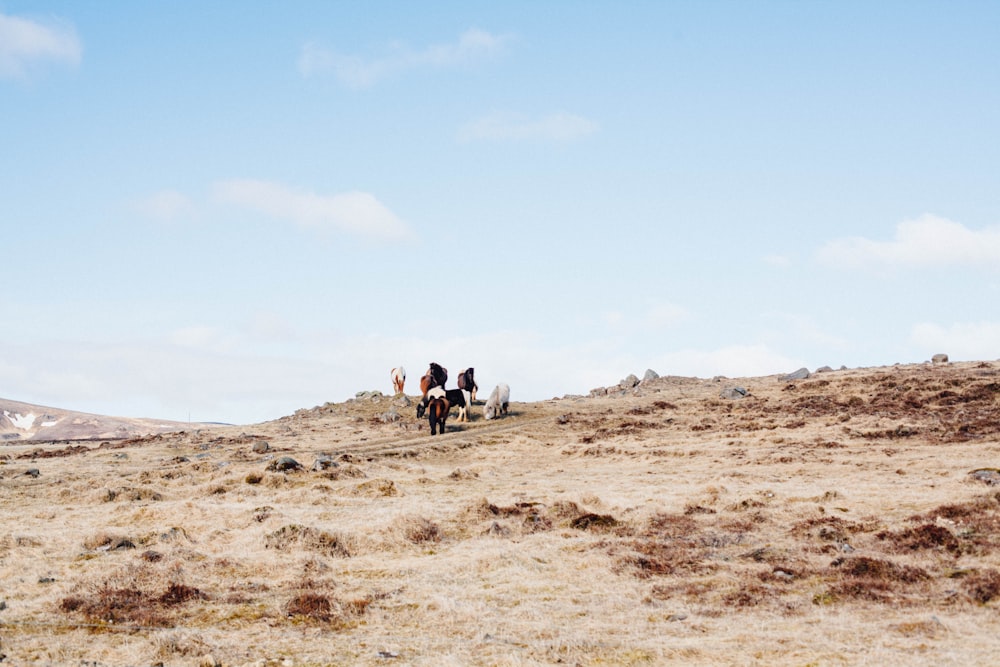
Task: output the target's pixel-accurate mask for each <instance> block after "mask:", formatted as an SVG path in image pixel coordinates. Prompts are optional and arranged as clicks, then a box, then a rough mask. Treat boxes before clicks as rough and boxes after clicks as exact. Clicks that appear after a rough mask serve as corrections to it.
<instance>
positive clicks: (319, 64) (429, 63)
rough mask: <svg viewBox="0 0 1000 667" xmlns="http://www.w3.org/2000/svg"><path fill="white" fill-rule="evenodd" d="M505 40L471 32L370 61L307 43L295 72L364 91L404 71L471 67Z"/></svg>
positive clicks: (397, 48) (398, 49) (403, 48)
mask: <svg viewBox="0 0 1000 667" xmlns="http://www.w3.org/2000/svg"><path fill="white" fill-rule="evenodd" d="M507 40H508V38H507V37H504V36H498V35H493V34H491V33H489V32H486V31H484V30H478V29H474V28H473V29H470V30H466V31H465V32H464V33H462V35H461V36H460V37H459V39H458V41H457V42H454V43H449V44H438V45H432V46H429V47H427V48H425V49H423V50H421V51H412V50H410V49H408V48H407V47H406V46H405V45H399V44H397V45H394V46H393V48H392V52H391V53H390V54H388V55H385V56H383V57H380V58H373V59H365V58H362V57H361V56H355V55H345V54H341V53H337V52H336V51H332V50H330V49H327V48H325V47H322V46H320V45H318V44H315V43H312V42H310V43H307V44H305V45H304V46H303V47H302V50H301V52H300V53H299V61H298V68H299V72H300V73H301V74H302V75H303V76H306V77H309V76H317V75H322V74H328V73H331V74H333V75H334V76H336V77H337V78H338V79H339V80H340V81H341V82H342V83H344V84H345V85H347V86H350V87H352V88H367V87H369V86H373V85H375V84H376V83H377V82H378V81H380V80H381V79H383V78H385V77H387V76H390V75H392V74H396V73H400V72H405V71H408V70H413V69H418V68H444V67H458V66H463V65H467V64H470V63H474V62H476V61H478V60H481V59H483V58H485V57H488V56H490V55H493V54H495V53H497V52H499V51H500V50H501V49H502V48H503V45H504V43H505V42H506V41H507Z"/></svg>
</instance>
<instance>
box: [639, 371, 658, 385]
mask: <svg viewBox="0 0 1000 667" xmlns="http://www.w3.org/2000/svg"><path fill="white" fill-rule="evenodd" d="M659 377H660V374H659V373H657V372H656V371H654V370H653V369H652V368H647V369H646V373H645V374H644V375H643V376H642V381H643V382H648V381H650V380H656V379H658V378H659Z"/></svg>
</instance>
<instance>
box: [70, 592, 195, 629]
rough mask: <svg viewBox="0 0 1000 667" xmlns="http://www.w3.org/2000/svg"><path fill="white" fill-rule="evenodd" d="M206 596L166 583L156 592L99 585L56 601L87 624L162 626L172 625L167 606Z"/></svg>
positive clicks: (170, 606)
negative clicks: (159, 591)
mask: <svg viewBox="0 0 1000 667" xmlns="http://www.w3.org/2000/svg"><path fill="white" fill-rule="evenodd" d="M205 599H208V596H207V595H206V594H205V593H203V592H202V591H200V590H198V589H197V588H193V587H191V586H186V585H184V584H180V583H172V584H170V585H169V586H168V587H167V589H166V590H165V591H163V592H162V593H160V594H159V595H157V594H155V593H151V592H149V591H145V590H142V589H141V588H138V587H136V586H129V587H118V586H112V585H110V584H108V583H105V584H103V585H102V586H100V587H99V588H97V589H96V590H94V591H93V592H92V593H90V594H84V595H72V596H67V597H65V598H63V599H62V600H61V601H60V603H59V609H60V611H62V612H64V613H67V614H80V615H82V616H83V618H84V619H85V620H86V621H87V622H88V623H94V624H98V625H104V624H109V623H113V624H116V625H122V624H125V625H136V626H140V627H162V626H168V625H171V624H172V616H171V615H170V613H169V610H170V609H171V608H174V607H177V606H179V605H183V604H185V603H187V602H190V601H192V600H205Z"/></svg>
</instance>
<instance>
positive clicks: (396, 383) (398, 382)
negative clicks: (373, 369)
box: [389, 366, 406, 395]
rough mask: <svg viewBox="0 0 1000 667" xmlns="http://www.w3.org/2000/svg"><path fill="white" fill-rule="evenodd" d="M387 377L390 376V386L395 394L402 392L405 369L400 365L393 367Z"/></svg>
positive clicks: (404, 381)
mask: <svg viewBox="0 0 1000 667" xmlns="http://www.w3.org/2000/svg"><path fill="white" fill-rule="evenodd" d="M389 377H391V378H392V388H393V391H395V392H396V394H397V395H399V394H402V393H403V385H404V384H406V369H405V368H403V367H402V366H399V367H397V368H393V369H392V370H391V371H390V372H389Z"/></svg>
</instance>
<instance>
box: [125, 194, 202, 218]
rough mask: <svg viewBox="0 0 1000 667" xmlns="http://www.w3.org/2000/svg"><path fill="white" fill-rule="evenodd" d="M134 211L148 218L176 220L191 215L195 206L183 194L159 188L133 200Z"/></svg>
mask: <svg viewBox="0 0 1000 667" xmlns="http://www.w3.org/2000/svg"><path fill="white" fill-rule="evenodd" d="M134 208H135V210H136V211H138V212H139V213H141V214H142V215H145V216H147V217H150V218H156V219H159V220H164V221H167V220H176V219H178V218H183V217H187V216H190V215H192V214H193V213H194V212H195V206H194V204H193V203H192V202H191V200H190V199H189V198H188V197H187V196H186V195H184V194H181V193H180V192H177V191H175V190H161V191H160V192H156V193H153V194H151V195H149V196H148V197H146V198H144V199H141V200H139V201H137V202H135V205H134Z"/></svg>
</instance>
